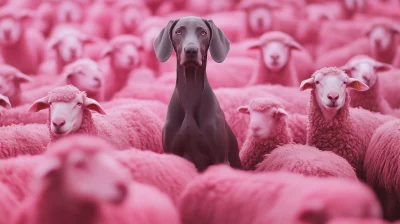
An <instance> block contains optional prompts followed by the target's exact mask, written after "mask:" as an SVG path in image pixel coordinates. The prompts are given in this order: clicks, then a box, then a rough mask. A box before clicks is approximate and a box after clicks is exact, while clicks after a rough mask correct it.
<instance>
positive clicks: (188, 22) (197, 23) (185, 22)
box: [175, 16, 208, 29]
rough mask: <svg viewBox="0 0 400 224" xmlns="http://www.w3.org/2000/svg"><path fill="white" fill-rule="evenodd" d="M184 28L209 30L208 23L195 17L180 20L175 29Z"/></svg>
mask: <svg viewBox="0 0 400 224" xmlns="http://www.w3.org/2000/svg"><path fill="white" fill-rule="evenodd" d="M182 26H183V27H186V28H198V27H202V28H204V29H207V28H208V26H207V25H206V23H205V22H204V21H203V20H202V19H201V18H199V17H195V16H188V17H183V18H181V19H179V21H178V22H177V23H176V25H175V27H182Z"/></svg>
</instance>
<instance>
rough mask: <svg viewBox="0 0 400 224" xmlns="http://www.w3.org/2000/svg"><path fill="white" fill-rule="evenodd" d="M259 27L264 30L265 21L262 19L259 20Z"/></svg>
mask: <svg viewBox="0 0 400 224" xmlns="http://www.w3.org/2000/svg"><path fill="white" fill-rule="evenodd" d="M257 26H258V27H259V28H263V27H264V20H263V19H262V18H258V19H257Z"/></svg>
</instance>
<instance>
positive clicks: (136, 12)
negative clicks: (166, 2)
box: [109, 0, 151, 37]
mask: <svg viewBox="0 0 400 224" xmlns="http://www.w3.org/2000/svg"><path fill="white" fill-rule="evenodd" d="M115 8H116V9H115V14H114V18H113V20H112V24H111V28H110V31H109V32H110V36H111V37H117V36H119V35H127V34H132V35H138V34H139V33H137V28H138V27H139V24H140V22H141V21H142V20H144V19H146V18H147V17H150V15H151V12H150V10H149V9H148V8H147V6H146V5H145V3H144V1H142V0H141V1H119V2H118V3H117V4H116V5H115Z"/></svg>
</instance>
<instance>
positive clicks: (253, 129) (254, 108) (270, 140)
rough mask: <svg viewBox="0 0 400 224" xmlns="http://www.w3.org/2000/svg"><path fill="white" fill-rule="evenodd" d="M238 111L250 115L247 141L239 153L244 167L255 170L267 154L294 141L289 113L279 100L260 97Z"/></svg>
mask: <svg viewBox="0 0 400 224" xmlns="http://www.w3.org/2000/svg"><path fill="white" fill-rule="evenodd" d="M238 111H239V112H240V113H244V114H249V115H250V123H249V130H248V133H247V137H246V141H245V142H244V144H243V146H242V148H241V150H240V153H239V156H240V160H241V161H242V164H243V168H244V169H246V170H254V169H255V167H256V165H257V164H258V163H260V162H261V161H262V160H263V158H264V155H265V154H267V153H270V152H271V151H272V150H274V149H275V148H277V147H278V146H280V145H285V144H289V143H292V142H293V140H292V135H291V133H290V129H289V127H288V125H287V117H288V114H287V113H286V111H285V110H284V109H283V106H282V105H281V104H280V103H279V102H277V101H275V100H271V99H266V98H258V99H254V100H252V101H250V103H249V105H248V106H241V107H239V108H238ZM304 129H305V128H304Z"/></svg>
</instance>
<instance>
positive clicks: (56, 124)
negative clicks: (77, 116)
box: [53, 118, 65, 128]
mask: <svg viewBox="0 0 400 224" xmlns="http://www.w3.org/2000/svg"><path fill="white" fill-rule="evenodd" d="M64 124H65V120H64V119H62V118H56V119H54V120H53V125H54V127H56V128H61V127H62V126H63V125H64Z"/></svg>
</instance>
